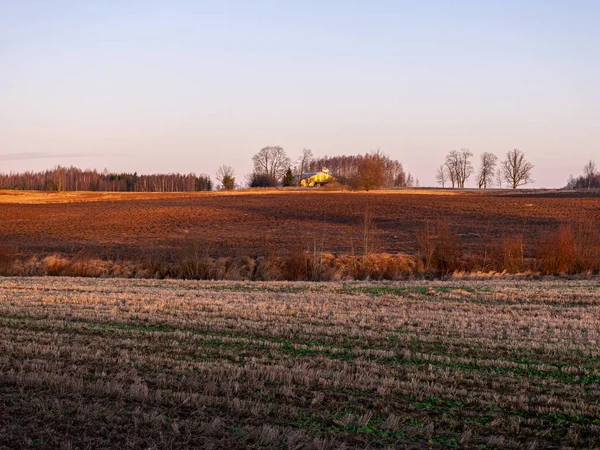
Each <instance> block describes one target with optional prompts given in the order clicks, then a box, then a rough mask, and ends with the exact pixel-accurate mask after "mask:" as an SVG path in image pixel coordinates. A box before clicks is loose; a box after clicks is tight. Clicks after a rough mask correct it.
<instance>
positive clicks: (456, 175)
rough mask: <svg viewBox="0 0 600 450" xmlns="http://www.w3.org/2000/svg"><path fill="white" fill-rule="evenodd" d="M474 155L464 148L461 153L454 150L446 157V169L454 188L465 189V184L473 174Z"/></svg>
mask: <svg viewBox="0 0 600 450" xmlns="http://www.w3.org/2000/svg"><path fill="white" fill-rule="evenodd" d="M472 156H473V153H471V151H470V150H469V149H467V148H463V149H461V150H460V151H457V150H452V151H451V152H450V153H448V155H447V156H446V163H445V165H446V168H447V169H448V176H449V177H450V182H451V183H452V187H454V186H455V185H456V187H458V188H464V187H465V182H466V181H467V180H468V179H469V177H470V176H471V175H472V174H473V165H472V164H471V161H470V159H471V157H472Z"/></svg>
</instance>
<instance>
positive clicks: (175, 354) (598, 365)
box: [0, 277, 600, 449]
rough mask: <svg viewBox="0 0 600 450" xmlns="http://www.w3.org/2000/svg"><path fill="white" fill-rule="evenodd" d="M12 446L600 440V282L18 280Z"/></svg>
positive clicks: (6, 400) (3, 425)
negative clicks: (364, 282) (369, 282)
mask: <svg viewBox="0 0 600 450" xmlns="http://www.w3.org/2000/svg"><path fill="white" fill-rule="evenodd" d="M0 326H1V328H2V330H1V333H2V338H1V339H0V448H29V447H31V448H48V449H50V448H52V449H54V448H64V449H75V448H86V449H88V448H156V449H159V448H160V449H162V448H211V447H212V448H249V447H250V448H252V447H261V448H263V447H264V448H289V449H300V448H319V449H322V448H332V449H333V448H344V446H345V448H386V447H387V448H405V447H410V448H412V447H420V448H430V447H431V448H442V447H462V448H524V447H529V448H535V447H537V448H559V447H586V448H594V447H598V446H599V445H600V406H599V405H600V284H599V283H598V280H587V281H565V280H555V281H531V280H530V281H526V282H523V281H511V280H495V281H478V282H474V281H470V282H469V281H464V280H458V279H457V280H454V281H446V282H442V281H429V282H428V281H411V282H395V283H371V284H361V283H333V282H332V283H258V282H255V283H237V282H196V281H175V280H135V279H134V280H118V279H105V280H100V279H82V278H78V279H74V278H51V277H45V278H1V279H0Z"/></svg>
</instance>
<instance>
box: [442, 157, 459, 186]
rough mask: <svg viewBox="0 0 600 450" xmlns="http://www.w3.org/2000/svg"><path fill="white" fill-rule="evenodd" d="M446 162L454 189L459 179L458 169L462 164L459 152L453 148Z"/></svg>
mask: <svg viewBox="0 0 600 450" xmlns="http://www.w3.org/2000/svg"><path fill="white" fill-rule="evenodd" d="M444 164H445V166H446V170H447V172H448V177H449V178H450V183H451V184H452V189H454V187H455V186H456V184H457V181H458V171H459V166H460V164H459V154H458V152H457V151H456V150H452V151H451V152H450V153H448V155H447V156H446V161H445V163H444Z"/></svg>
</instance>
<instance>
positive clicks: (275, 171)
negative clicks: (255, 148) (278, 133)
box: [252, 146, 291, 180]
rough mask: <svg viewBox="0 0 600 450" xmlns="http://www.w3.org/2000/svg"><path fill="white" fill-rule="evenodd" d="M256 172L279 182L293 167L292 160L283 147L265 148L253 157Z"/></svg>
mask: <svg viewBox="0 0 600 450" xmlns="http://www.w3.org/2000/svg"><path fill="white" fill-rule="evenodd" d="M252 162H253V163H254V172H255V173H257V174H260V175H265V176H267V177H268V178H271V179H273V180H279V179H281V178H282V177H283V175H284V174H285V172H286V170H287V168H288V167H289V166H290V165H291V161H290V158H288V156H287V155H286V153H285V150H284V149H283V148H282V147H279V146H275V147H265V148H263V149H261V151H259V152H258V153H257V154H256V155H254V156H253V157H252Z"/></svg>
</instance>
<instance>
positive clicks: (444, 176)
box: [435, 164, 448, 188]
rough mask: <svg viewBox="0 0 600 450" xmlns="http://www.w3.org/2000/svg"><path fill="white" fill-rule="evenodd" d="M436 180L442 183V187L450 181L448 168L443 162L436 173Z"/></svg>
mask: <svg viewBox="0 0 600 450" xmlns="http://www.w3.org/2000/svg"><path fill="white" fill-rule="evenodd" d="M435 180H436V181H437V184H441V185H442V188H445V187H446V183H447V182H448V169H447V168H446V167H445V166H444V165H443V164H442V165H441V166H440V167H439V168H438V170H437V172H436V174H435Z"/></svg>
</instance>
